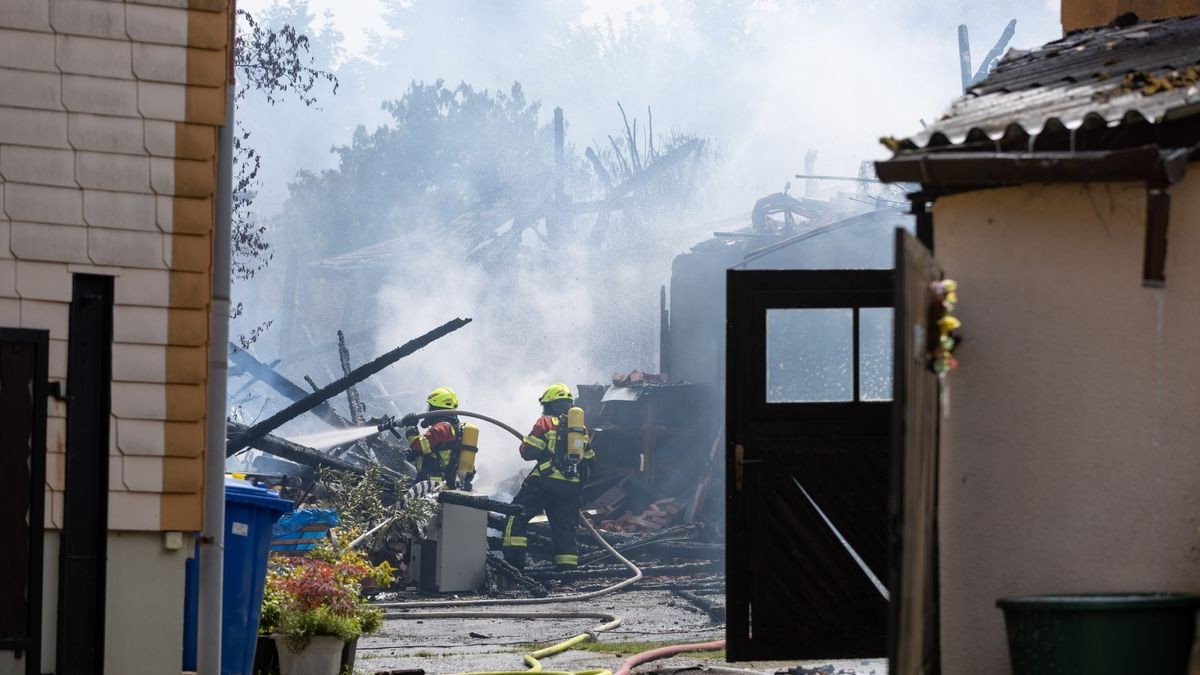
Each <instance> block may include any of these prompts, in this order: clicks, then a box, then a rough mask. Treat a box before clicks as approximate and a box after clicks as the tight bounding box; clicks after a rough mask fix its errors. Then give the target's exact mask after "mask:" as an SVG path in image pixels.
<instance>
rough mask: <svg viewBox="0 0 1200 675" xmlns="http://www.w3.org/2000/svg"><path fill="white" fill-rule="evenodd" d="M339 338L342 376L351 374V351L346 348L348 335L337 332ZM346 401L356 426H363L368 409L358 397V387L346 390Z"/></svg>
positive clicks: (339, 358)
mask: <svg viewBox="0 0 1200 675" xmlns="http://www.w3.org/2000/svg"><path fill="white" fill-rule="evenodd" d="M337 336H338V360H339V361H341V364H342V376H343V377H345V376H347V375H349V374H350V371H351V368H350V350H349V349H347V348H346V335H345V334H344V333H342V331H340V330H339V331H338V332H337ZM346 401H347V402H348V404H349V405H350V420H351V421H352V422H354V426H356V427H357V426H362V425H363V424H364V420H365V419H366V417H365V415H364V413H365V412H366V408H364V407H363V402H362V398H360V397H359V395H358V387H355V386H353V385H351V386H349V387H347V388H346Z"/></svg>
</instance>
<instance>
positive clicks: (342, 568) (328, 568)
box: [259, 543, 393, 652]
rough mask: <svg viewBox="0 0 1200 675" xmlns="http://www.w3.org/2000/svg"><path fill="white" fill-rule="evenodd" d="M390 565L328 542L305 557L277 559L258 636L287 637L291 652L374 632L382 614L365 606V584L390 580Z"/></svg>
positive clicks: (272, 567)
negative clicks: (322, 639) (324, 639)
mask: <svg viewBox="0 0 1200 675" xmlns="http://www.w3.org/2000/svg"><path fill="white" fill-rule="evenodd" d="M392 575H393V570H392V566H391V565H389V564H388V563H387V562H382V563H380V564H378V565H372V564H371V563H370V562H369V561H368V560H367V558H366V556H365V555H364V554H363V553H361V552H359V551H355V550H353V549H346V550H342V551H336V550H334V548H333V546H332V545H330V544H328V543H326V544H324V545H323V546H322V547H321V548H318V549H315V550H313V551H311V552H310V553H309V554H308V555H305V556H301V557H282V556H281V557H276V558H273V559H272V561H271V566H270V569H269V570H268V571H267V585H266V588H265V590H264V592H263V606H262V618H261V619H260V621H259V632H261V633H266V634H270V633H278V634H280V635H283V636H284V640H285V642H286V643H287V646H288V649H291V650H292V651H293V652H300V651H303V650H304V648H305V647H307V646H308V643H309V641H310V640H311V639H312V638H313V637H314V636H317V635H331V636H334V637H337V638H339V639H342V640H353V639H354V638H356V637H358V636H359V635H362V634H364V633H371V632H374V631H375V630H377V629H378V628H379V626H380V625H382V623H383V612H382V611H381V610H380V609H379V608H377V607H372V606H371V605H369V604H367V602H366V600H365V598H363V595H362V585H363V582H364V581H366V580H367V579H370V580H373V581H374V582H375V583H377V584H380V585H387V584H390V583H391V582H392Z"/></svg>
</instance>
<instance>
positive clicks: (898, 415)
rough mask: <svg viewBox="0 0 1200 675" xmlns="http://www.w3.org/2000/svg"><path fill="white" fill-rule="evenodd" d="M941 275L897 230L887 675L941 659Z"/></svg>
mask: <svg viewBox="0 0 1200 675" xmlns="http://www.w3.org/2000/svg"><path fill="white" fill-rule="evenodd" d="M941 278H942V271H941V269H940V268H939V267H938V264H937V262H936V261H935V260H934V259H933V255H932V254H931V253H930V252H929V249H927V248H925V246H924V245H922V244H921V243H920V242H919V241H917V240H916V239H914V238H913V237H912V236H910V235H909V234H908V233H907V232H904V231H903V230H897V231H896V316H897V317H898V319H897V321H896V341H895V344H896V358H895V364H896V365H895V373H896V406H895V421H894V430H893V439H892V442H893V445H892V448H893V449H892V490H891V498H890V499H889V504H888V510H889V512H890V516H891V527H890V529H891V533H892V540H891V558H892V570H891V577H890V585H891V588H892V590H893V599H894V602H893V603H892V604H893V606H892V612H891V620H890V623H889V630H888V634H889V636H890V639H889V644H888V672H889V673H892V675H936V673H938V672H939V670H940V666H939V659H938V584H937V582H938V568H937V560H938V557H937V556H938V546H937V467H938V422H939V420H940V419H941V414H940V408H939V405H938V401H939V396H940V390H939V383H938V377H937V375H935V374H934V372H933V370H932V369H931V368H930V357H929V355H930V354H931V353H932V350H933V348H934V346H936V344H937V340H938V330H937V320H938V310H937V307H936V305H935V298H934V295H933V291H932V290H931V288H930V285H931V284H932V282H934V281H936V280H939V279H941Z"/></svg>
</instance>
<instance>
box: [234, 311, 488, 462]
mask: <svg viewBox="0 0 1200 675" xmlns="http://www.w3.org/2000/svg"><path fill="white" fill-rule="evenodd" d="M468 323H471V320H470V319H455V320H453V321H448V322H446V323H444V324H442V325H441V326H438V327H437V328H435V329H433V330H431V331H429V332H428V333H425V334H424V335H422V336H421V337H418V338H416V339H414V340H409V341H408V342H406V343H404V344H402V345H400V346H399V347H396V348H395V349H393V350H392V351H390V352H388V353H386V354H384V355H383V356H380V357H379V358H377V359H375V360H374V361H371V362H370V363H367V364H364V365H362V366H359V367H358V368H355V369H354V370H352V371H351V372H350V374H349V375H346V376H345V377H343V378H341V379H339V380H336V381H334V382H331V383H330V384H327V385H325V386H324V387H322V388H321V389H320V390H318V391H316V392H313V393H311V394H308V395H307V396H305V397H304V398H302V399H300V400H298V401H296V402H295V403H293V404H292V405H290V406H288V407H286V408H284V409H283V410H280V411H279V412H277V413H275V414H274V415H271V416H270V417H268V418H267V419H265V420H263V421H261V422H259V423H258V424H255V425H254V426H252V427H249V428H248V429H246V430H245V431H244V432H242V433H240V434H237V435H234V436H230V437H229V440H228V441H227V442H226V443H225V456H226V457H228V456H230V455H232V454H233V453H235V452H237V451H239V450H241V449H242V448H244V447H246V446H249V445H252V444H253V443H254V442H256V441H257V440H258V439H260V438H262V437H263V436H266V435H267V434H269V433H270V432H271V431H274V430H275V429H278V428H279V427H280V426H282V425H284V424H286V423H288V422H290V421H292V420H294V419H296V418H297V417H299V416H300V415H303V414H304V413H306V412H308V411H310V410H312V409H314V408H316V407H318V406H320V405H321V404H323V403H324V402H325V401H327V400H329V399H330V398H333V397H334V396H337V395H338V394H340V393H342V392H344V391H346V389H348V388H350V387H352V386H354V385H355V384H358V383H359V382H362V381H363V380H365V379H367V378H368V377H370V376H372V375H374V374H375V373H378V372H379V371H381V370H383V369H384V368H387V367H388V366H390V365H392V364H393V363H395V362H397V361H399V360H400V359H402V358H404V357H406V356H408V355H410V354H412V353H414V352H416V351H417V350H419V349H421V348H423V347H425V346H427V345H429V344H430V343H432V342H434V341H435V340H438V339H440V338H443V337H445V336H447V335H449V334H450V333H453V332H454V331H456V330H458V329H459V328H462V327H463V326H465V325H467V324H468ZM297 388H298V387H297Z"/></svg>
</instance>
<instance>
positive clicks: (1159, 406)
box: [934, 164, 1200, 675]
mask: <svg viewBox="0 0 1200 675" xmlns="http://www.w3.org/2000/svg"><path fill="white" fill-rule="evenodd" d="M934 228H935V233H936V234H935V239H936V241H935V244H936V253H937V258H938V260H939V261H940V262H941V264H942V265H943V267H944V268H945V270H946V273H947V275H948V276H949V277H951V278H954V279H956V280H958V282H959V288H960V291H959V296H960V312H959V316H960V318H961V319H962V321H963V323H964V328H963V333H964V335H965V337H966V339H965V341H964V343H963V344H962V346H961V348H960V350H959V351H958V353H957V356H958V358H959V361H960V363H961V366H960V367H959V369H958V370H957V371H955V372H954V373H953V374H951V376H950V378H949V382H950V395H949V400H950V407H949V417H948V418H947V419H945V420H944V421H943V432H942V433H943V436H942V451H941V452H942V455H941V475H940V482H941V487H940V490H941V492H940V514H939V516H940V527H941V539H940V542H941V632H942V646H943V672H947V673H955V674H956V675H972V674H974V673H978V674H981V675H983V674H987V675H992V674H994V673H1000V672H1008V670H1007V669H1008V657H1007V647H1006V643H1005V635H1004V624H1003V617H1002V615H1001V612H1000V610H998V609H997V608H996V607H995V601H996V599H997V598H1000V597H1004V596H1011V595H1023V594H1036V593H1059V592H1089V591H1139V590H1176V591H1192V592H1197V591H1200V165H1196V164H1193V165H1192V166H1191V167H1190V171H1189V173H1188V175H1187V177H1186V179H1185V180H1184V181H1183V182H1182V183H1181V184H1179V185H1176V186H1175V187H1174V188H1173V189H1172V207H1171V219H1170V230H1169V250H1168V259H1167V282H1166V287H1165V288H1163V289H1149V288H1144V287H1143V286H1142V285H1141V274H1142V253H1143V238H1144V232H1145V229H1144V228H1145V187H1144V186H1143V185H1139V184H1097V185H1081V184H1064V185H1054V186H1048V185H1042V186H1023V187H1016V188H1006V189H1001V190H989V191H982V192H975V193H968V194H964V195H958V196H954V197H948V198H943V199H940V200H938V201H937V202H936V203H935V206H934Z"/></svg>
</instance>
